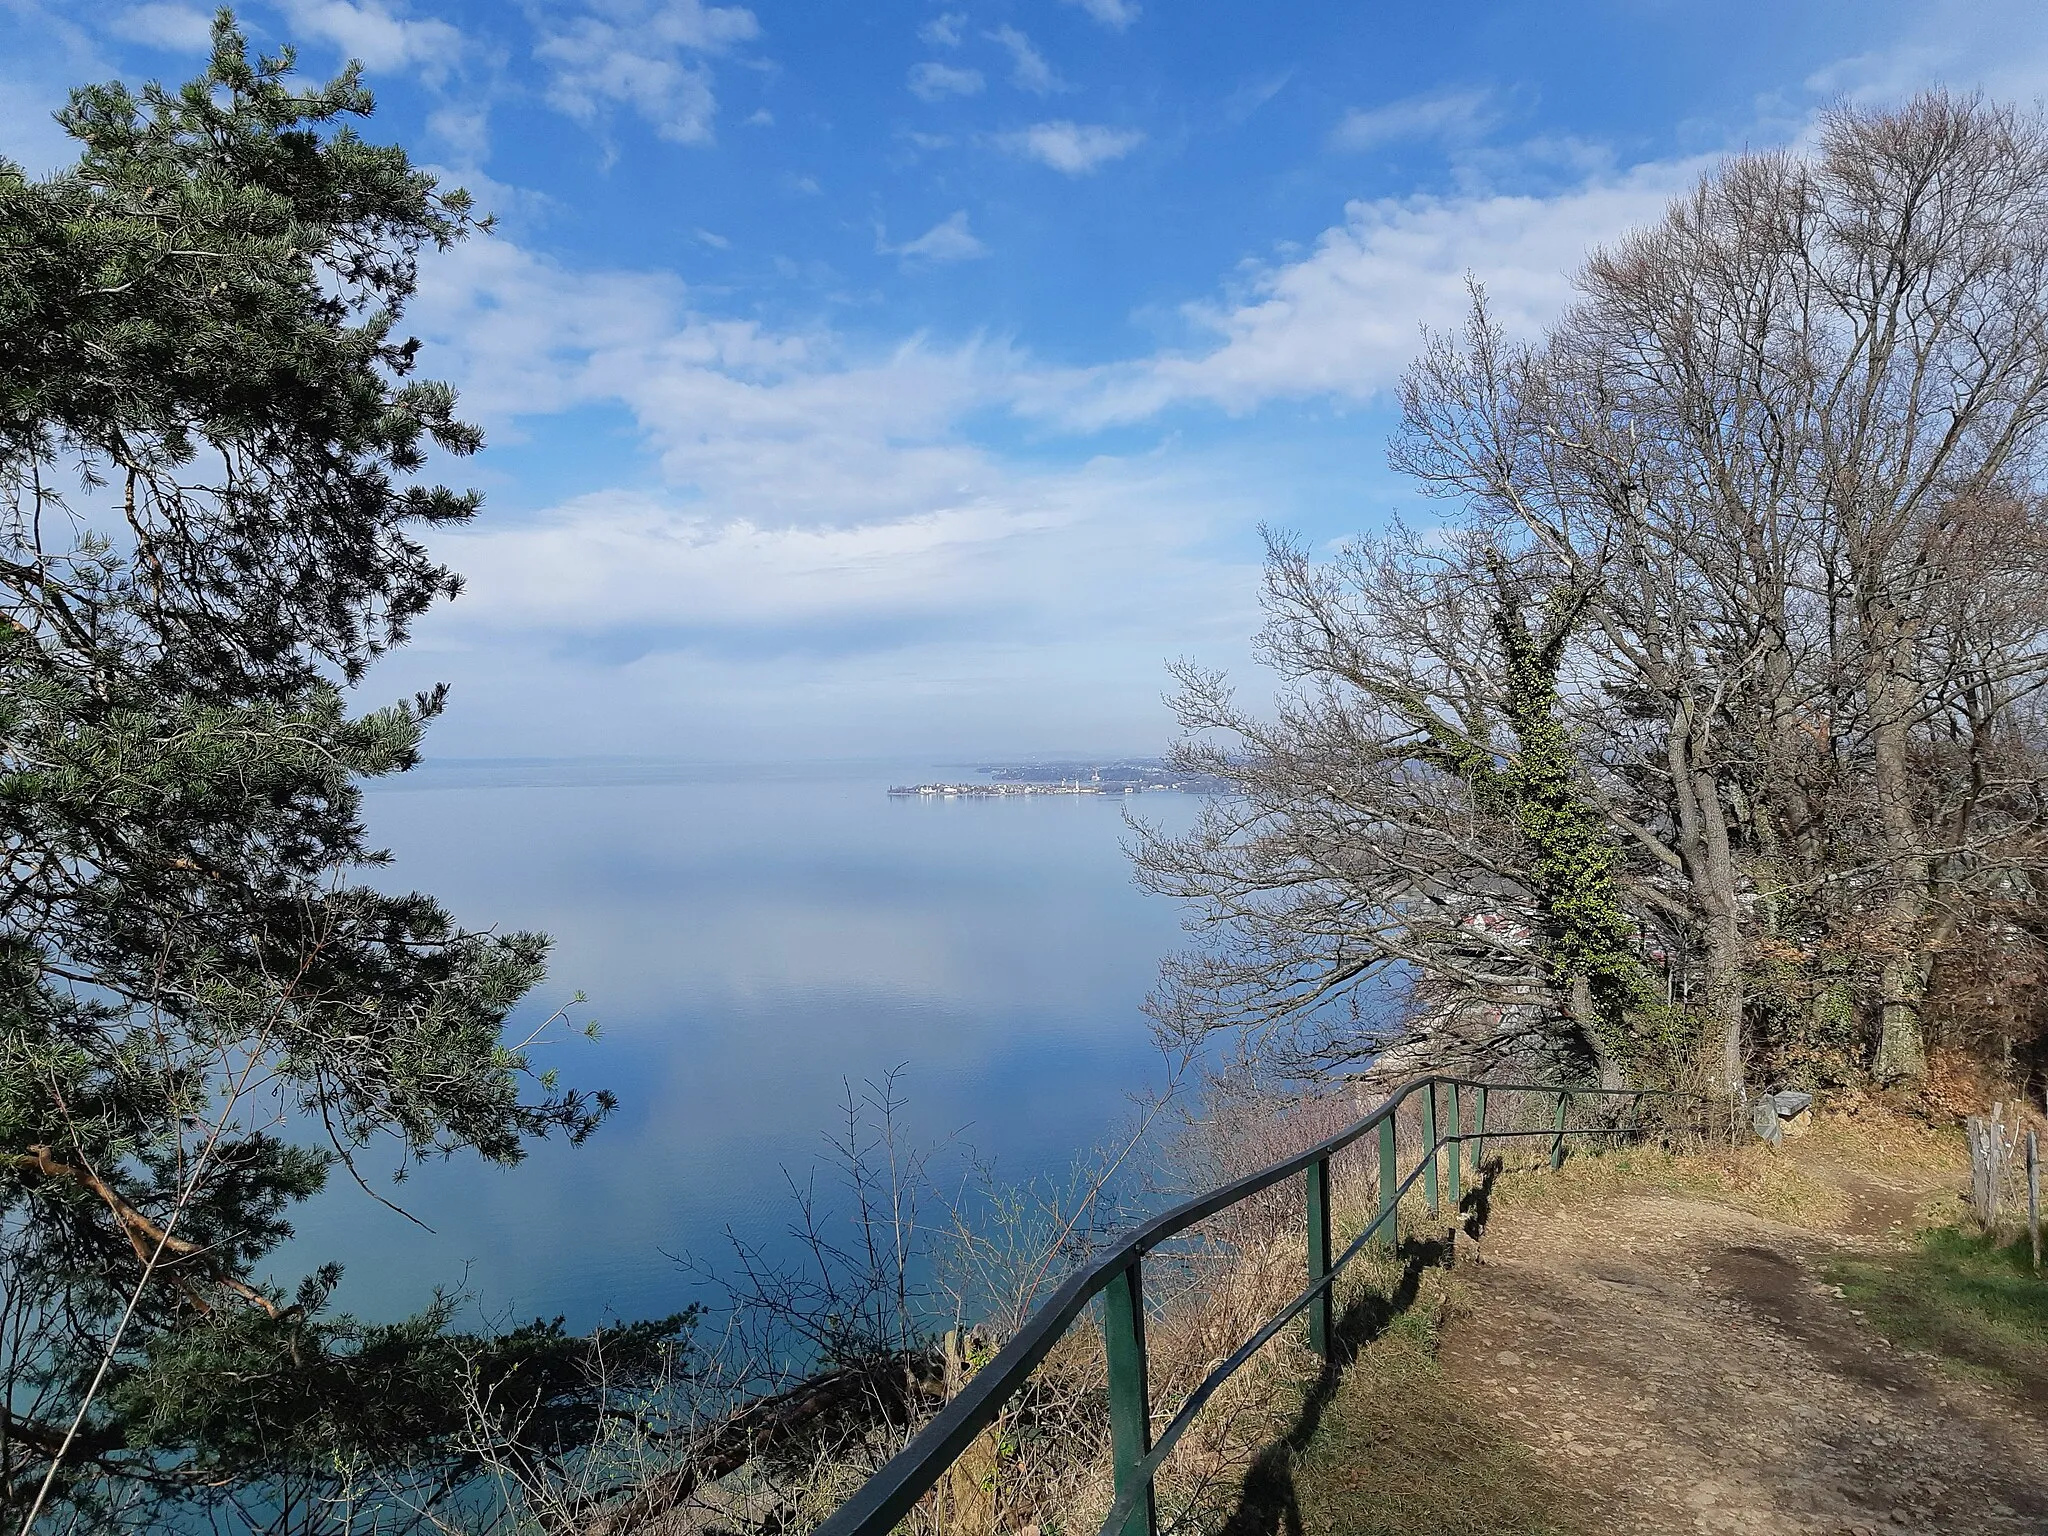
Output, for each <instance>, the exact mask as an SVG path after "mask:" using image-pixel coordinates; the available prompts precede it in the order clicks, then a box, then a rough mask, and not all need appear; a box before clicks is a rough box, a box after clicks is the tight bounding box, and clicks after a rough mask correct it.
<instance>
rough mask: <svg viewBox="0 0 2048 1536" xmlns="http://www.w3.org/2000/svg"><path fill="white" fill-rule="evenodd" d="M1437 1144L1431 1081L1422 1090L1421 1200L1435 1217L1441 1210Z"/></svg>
mask: <svg viewBox="0 0 2048 1536" xmlns="http://www.w3.org/2000/svg"><path fill="white" fill-rule="evenodd" d="M1439 1145H1440V1144H1439V1143H1438V1141H1437V1139H1436V1083H1435V1081H1434V1080H1433V1079H1432V1080H1431V1082H1430V1084H1429V1086H1428V1087H1426V1088H1424V1089H1423V1090H1422V1198H1423V1199H1424V1200H1426V1201H1428V1202H1429V1214H1430V1215H1432V1216H1436V1215H1439V1214H1441V1212H1442V1210H1443V1202H1442V1200H1440V1199H1439V1198H1438V1193H1437V1187H1436V1161H1437V1151H1438V1147H1439Z"/></svg>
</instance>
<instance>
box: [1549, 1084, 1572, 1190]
mask: <svg viewBox="0 0 2048 1536" xmlns="http://www.w3.org/2000/svg"><path fill="white" fill-rule="evenodd" d="M1571 1101H1572V1096H1571V1095H1570V1094H1568V1093H1560V1094H1559V1095H1558V1096H1557V1132H1556V1134H1555V1135H1553V1136H1552V1137H1551V1138H1550V1168H1551V1171H1552V1172H1553V1173H1554V1172H1556V1171H1557V1170H1558V1169H1560V1168H1562V1167H1563V1166H1564V1116H1565V1109H1566V1106H1568V1105H1569V1104H1570V1103H1571Z"/></svg>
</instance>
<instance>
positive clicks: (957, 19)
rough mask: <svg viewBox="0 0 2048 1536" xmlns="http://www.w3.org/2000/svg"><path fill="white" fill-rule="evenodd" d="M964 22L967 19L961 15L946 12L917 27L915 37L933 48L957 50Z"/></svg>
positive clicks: (954, 12)
mask: <svg viewBox="0 0 2048 1536" xmlns="http://www.w3.org/2000/svg"><path fill="white" fill-rule="evenodd" d="M966 21H967V17H966V16H965V15H964V14H963V13H961V12H959V11H946V12H944V13H942V14H940V15H937V16H934V17H933V18H932V19H931V20H930V21H928V22H926V23H925V24H924V25H923V26H921V27H919V28H918V29H917V35H918V36H919V37H921V38H923V39H924V40H925V41H926V42H928V43H930V44H931V45H932V46H933V47H934V48H958V47H959V46H960V38H961V35H962V34H961V31H960V28H961V27H962V26H963V25H964V24H965V23H966Z"/></svg>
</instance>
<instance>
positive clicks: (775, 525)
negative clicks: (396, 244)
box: [378, 221, 1266, 755]
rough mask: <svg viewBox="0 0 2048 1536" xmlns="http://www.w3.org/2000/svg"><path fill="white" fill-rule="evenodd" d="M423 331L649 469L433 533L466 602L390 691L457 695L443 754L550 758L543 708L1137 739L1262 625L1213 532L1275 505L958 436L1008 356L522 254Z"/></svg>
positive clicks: (656, 719) (458, 283) (772, 745)
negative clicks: (541, 731) (884, 339)
mask: <svg viewBox="0 0 2048 1536" xmlns="http://www.w3.org/2000/svg"><path fill="white" fill-rule="evenodd" d="M962 222H963V225H964V221H962ZM943 227H945V226H943V225H942V226H941V228H943ZM412 318H413V319H414V320H415V321H416V322H417V324H418V327H419V330H420V333H421V334H422V335H423V336H425V337H427V338H428V341H429V346H430V354H429V355H430V357H431V359H432V362H431V366H432V367H433V369H434V371H435V372H436V373H437V374H440V375H444V376H449V377H451V378H452V379H453V380H454V382H456V383H457V384H458V386H459V387H460V388H461V389H462V391H463V407H464V409H465V411H467V412H469V413H471V414H473V415H476V416H478V417H479V418H480V419H482V420H484V421H485V422H486V424H487V425H489V426H490V428H491V430H492V432H493V434H494V436H495V437H497V438H499V439H503V438H505V437H506V436H507V435H508V429H510V434H511V435H515V436H516V428H517V425H518V422H519V421H520V419H522V418H524V417H527V416H533V415H549V414H559V413H562V412H565V411H569V410H575V409H584V410H588V409H593V408H603V407H606V406H610V407H613V408H617V409H620V410H622V411H623V412H624V413H626V414H627V415H629V417H630V419H631V421H632V423H633V424H634V425H635V426H636V427H637V429H638V432H639V433H640V435H641V437H642V439H643V441H644V442H645V444H646V446H647V449H648V450H649V453H650V456H651V459H652V462H651V463H650V462H644V461H643V462H641V463H638V464H634V465H632V466H631V467H630V468H628V469H627V470H625V471H624V472H621V471H620V470H618V469H617V468H616V467H615V461H614V460H613V459H612V458H611V457H610V454H611V453H612V452H613V451H614V450H610V449H607V450H606V453H605V455H603V456H597V457H594V458H593V461H592V462H593V465H594V466H602V468H601V469H599V470H598V471H597V472H599V473H606V474H608V475H610V476H611V477H613V482H614V484H615V485H620V486H623V485H627V484H635V483H637V488H635V489H630V490H629V489H624V488H619V489H610V490H603V491H594V492H592V493H590V494H587V495H582V496H578V497H575V498H573V499H571V500H569V501H566V502H564V503H562V504H559V505H556V506H554V507H552V508H548V509H545V510H543V511H541V512H539V513H538V514H536V515H530V516H527V517H524V518H522V517H521V516H520V515H519V512H518V510H517V491H516V489H509V490H507V491H501V492H499V493H497V494H496V495H495V497H494V501H493V505H492V508H491V510H490V511H489V512H488V513H487V515H486V518H485V519H484V521H483V522H482V523H480V524H479V525H478V526H477V527H476V528H474V529H471V530H463V531H451V532H450V533H449V534H447V535H446V536H445V537H444V538H441V539H439V540H437V547H438V548H439V549H440V551H441V552H442V553H443V554H444V555H445V556H446V557H448V558H449V559H450V560H451V561H452V562H453V564H454V565H455V566H456V568H457V569H459V570H462V571H464V572H465V573H466V574H467V575H468V576H469V578H470V584H469V587H468V590H467V591H466V592H465V594H464V596H463V597H462V598H461V599H460V600H459V601H458V602H456V603H455V604H453V605H452V606H450V607H449V608H448V609H446V610H443V611H440V612H437V614H436V615H435V616H433V618H432V619H431V620H430V621H429V622H428V623H427V624H426V625H425V626H423V628H422V630H421V633H420V636H419V643H418V644H417V645H416V646H414V647H412V648H410V649H409V650H408V652H406V653H403V654H401V655H400V656H399V657H398V658H396V659H395V660H394V662H393V663H392V664H391V667H390V668H388V669H387V670H386V672H385V673H384V674H383V675H382V677H381V678H380V681H379V683H378V686H379V687H382V688H389V687H392V686H414V685H415V684H416V683H417V682H424V681H431V680H433V679H435V678H441V677H445V678H449V679H451V680H453V681H454V682H455V684H456V689H457V697H458V700H459V701H460V702H459V705H458V710H457V717H456V718H455V719H451V720H450V721H449V722H448V723H447V729H446V730H445V731H444V732H443V733H442V734H441V736H440V738H439V740H440V750H443V751H457V752H461V751H484V752H494V751H495V752H518V751H522V750H523V751H533V750H536V748H535V746H534V745H533V742H534V740H535V736H534V732H535V729H536V727H535V724H534V722H535V721H537V720H542V719H545V720H548V721H549V722H550V725H549V727H548V729H549V731H550V732H560V733H563V734H564V736H565V739H585V740H588V741H591V742H594V743H599V744H601V746H600V747H599V748H598V749H600V750H613V751H620V750H623V751H631V750H676V749H677V745H678V742H679V741H683V740H689V739H694V738H695V737H696V736H697V733H699V732H703V733H706V734H705V735H704V737H703V738H702V739H704V740H707V741H709V740H716V741H717V742H718V746H717V748H716V749H715V751H716V752H722V753H728V754H732V755H744V754H747V753H750V752H751V753H760V752H763V751H779V750H791V751H832V750H839V751H846V750H853V749H855V747H856V746H859V747H863V748H868V749H873V750H900V749H901V748H902V746H903V744H904V743H905V742H907V741H913V740H915V741H920V742H922V743H925V744H929V745H931V746H934V747H937V746H943V745H951V746H952V747H954V748H956V749H957V748H959V747H961V746H963V745H964V743H965V742H966V741H967V740H968V739H969V738H970V737H971V738H972V739H973V741H974V742H975V743H976V744H977V747H976V749H977V750H979V749H982V748H984V747H987V748H994V747H1001V748H1002V749H1005V750H1022V749H1028V748H1032V747H1037V748H1040V749H1043V748H1044V747H1045V746H1046V745H1047V744H1048V743H1051V744H1055V745H1064V744H1068V743H1083V742H1086V743H1096V744H1099V745H1100V746H1102V747H1103V748H1104V749H1107V750H1126V751H1127V750H1133V749H1134V744H1135V746H1136V747H1137V748H1140V749H1142V748H1143V747H1145V746H1147V745H1156V744H1157V742H1158V741H1159V740H1162V739H1163V738H1164V736H1165V734H1166V732H1167V731H1168V729H1169V728H1170V722H1169V721H1168V720H1167V719H1166V717H1165V715H1164V712H1163V711H1162V710H1161V709H1160V708H1159V705H1158V702H1157V701H1158V697H1159V694H1160V692H1161V688H1162V674H1161V670H1160V667H1161V663H1162V662H1163V660H1164V659H1166V658H1168V657H1170V656H1173V655H1175V654H1180V653H1184V652H1186V651H1188V650H1189V649H1190V648H1200V649H1201V650H1202V653H1203V654H1204V655H1207V656H1211V657H1218V656H1222V655H1226V654H1229V655H1234V654H1237V653H1238V651H1240V650H1241V648H1242V641H1243V637H1244V636H1245V635H1248V634H1249V633H1250V632H1251V630H1252V629H1253V628H1255V627H1256V622H1255V614H1254V611H1253V608H1254V603H1253V598H1254V593H1255V590H1256V584H1255V581H1254V577H1253V571H1252V570H1251V568H1250V567H1249V565H1248V564H1247V563H1246V560H1247V557H1246V556H1243V555H1241V554H1238V553H1232V554H1229V555H1219V554H1218V553H1217V552H1216V551H1215V550H1213V549H1211V548H1209V547H1208V545H1207V541H1209V540H1210V539H1212V538H1214V537H1216V536H1218V534H1219V533H1220V532H1221V531H1222V530H1224V529H1229V528H1243V527H1248V526H1249V525H1250V523H1251V522H1252V521H1253V520H1254V519H1255V518H1256V516H1257V515H1258V513H1259V507H1260V504H1261V496H1262V495H1263V494H1264V491H1265V489H1266V488H1264V487H1260V486H1256V485H1254V484H1253V483H1252V478H1253V477H1251V476H1250V475H1249V474H1245V473H1242V472H1241V470H1239V469H1234V468H1232V467H1229V466H1220V467H1219V466H1217V465H1213V464H1205V463H1197V462H1194V461H1193V460H1192V459H1191V458H1190V457H1189V456H1186V455H1183V456H1179V457H1176V458H1174V459H1168V458H1167V457H1165V456H1163V455H1160V454H1140V455H1137V456H1134V457H1130V458H1100V459H1095V460H1091V461H1087V462H1083V463H1078V464H1072V465H1066V466H1061V465H1057V464H1055V465H1052V466H1036V465H1032V464H1028V463H1017V462H1011V461H1009V460H1007V459H1005V458H1003V457H1001V456H999V455H998V454H996V453H994V452H992V451H990V450H988V449H986V448H984V447H981V446H979V445H977V444H975V443H974V442H972V441H970V440H969V439H968V438H967V436H966V435H965V433H964V431H963V428H962V423H963V421H964V420H966V419H967V418H969V417H971V416H972V415H974V414H975V413H977V412H980V411H983V410H986V409H987V408H989V407H991V406H1000V405H1001V404H1002V403H1003V402H1004V401H1005V400H1007V399H1008V398H1009V395H1010V393H1011V391H1012V388H1013V382H1014V381H1015V380H1016V379H1017V378H1018V377H1019V375H1020V371H1021V362H1020V359H1018V358H1017V357H1016V356H1015V355H1014V354H1012V353H1010V352H1009V351H1007V350H1006V349H1004V348H1002V347H1000V346H995V345H990V344H987V343H982V342H969V343H965V344H961V345H958V346H954V347H951V348H944V349H941V348H935V347H932V346H930V345H928V344H927V343H925V342H923V341H921V340H917V339H912V340H908V341H905V342H903V343H902V344H900V345H898V346H896V347H893V348H890V349H887V350H883V351H879V352H875V351H855V350H850V349H849V348H848V346H847V344H846V343H845V342H843V341H842V340H841V339H840V338H838V337H836V336H834V335H832V334H831V333H829V332H825V331H822V330H796V331H776V330H772V329H770V328H768V327H766V326H763V325H760V324H758V323H756V322H752V321H737V320H721V319H717V318H713V317H709V316H705V315H702V314H698V313H695V312H693V311H692V309H691V307H690V304H689V295H688V293H687V292H686V290H685V289H684V288H683V286H682V285H681V284H680V283H679V282H677V281H676V280H675V279H674V278H672V277H669V276H666V275H660V274H649V273H593V272H587V271H575V270H571V269H567V268H564V267H562V266H561V265H559V264H558V263H556V262H553V261H550V260H548V259H546V258H543V257H540V256H537V255H535V254H533V253H531V252H528V251H525V250H522V249H521V248H520V247H518V246H517V245H514V244H512V243H511V242H509V241H505V240H490V241H475V242H470V243H468V244H466V245H464V246H461V247H458V248H456V249H455V250H453V251H450V252H447V253H443V254H437V255H436V256H435V257H434V258H433V259H432V260H430V261H429V262H428V263H427V265H426V267H425V268H424V269H423V272H422V285H421V293H420V301H419V304H418V306H417V308H416V309H415V310H414V312H413V317H412ZM478 467H479V468H481V469H487V468H488V465H487V464H480V465H479V466H478ZM415 674H417V676H415ZM1084 684H1085V686H1084ZM586 732H587V733H588V734H587V735H583V734H582V733H586ZM1141 732H1142V733H1143V734H1140V733H1141Z"/></svg>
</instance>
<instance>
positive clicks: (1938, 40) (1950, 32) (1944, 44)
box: [1805, 0, 2048, 106]
mask: <svg viewBox="0 0 2048 1536" xmlns="http://www.w3.org/2000/svg"><path fill="white" fill-rule="evenodd" d="M1908 16H1909V18H1910V19H1909V21H1908V24H1907V25H1906V27H1905V28H1904V29H1903V30H1902V31H1901V33H1900V34H1899V35H1897V36H1896V37H1894V38H1893V39H1892V40H1890V41H1889V42H1887V43H1885V44H1883V45H1881V46H1880V47H1877V48H1873V49H1869V50H1867V51H1865V52H1862V53H1859V54H1855V55H1853V56H1851V57H1849V58H1846V59H1842V60H1840V61H1838V62H1837V63H1834V64H1831V65H1829V66H1827V67H1826V68H1824V69H1820V70H1817V71H1815V72H1814V73H1813V74H1812V75H1810V76H1808V77H1807V79H1806V81H1805V86H1806V89H1807V90H1808V91H1809V92H1812V93H1813V94H1815V95H1818V96H1821V97H1825V98H1838V99H1842V100H1846V101H1850V102H1853V103H1855V104H1857V105H1859V106H1878V105H1884V104H1888V103H1892V102H1897V101H1900V100H1902V99H1904V98H1905V97H1907V96H1909V95H1911V94H1912V93H1913V92H1915V91H1919V90H1925V89H1927V88H1928V87H1929V86H1935V85H1946V86H1948V87H1950V88H1951V89H1957V90H1981V91H1983V92H1984V93H1985V94H1987V95H1989V96H1991V97H1993V98H1994V99H1997V100H2001V101H2009V102H2015V103H2018V104H2020V105H2032V104H2033V103H2035V102H2038V101H2039V100H2040V99H2041V98H2042V97H2043V96H2048V32H2044V31H2043V29H2042V27H2041V9H2040V6H2039V5H2038V4H2036V3H2035V0H1924V3H1922V4H1919V5H1916V6H1914V7H1913V8H1912V9H1911V10H1910V11H1909V12H1908Z"/></svg>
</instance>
